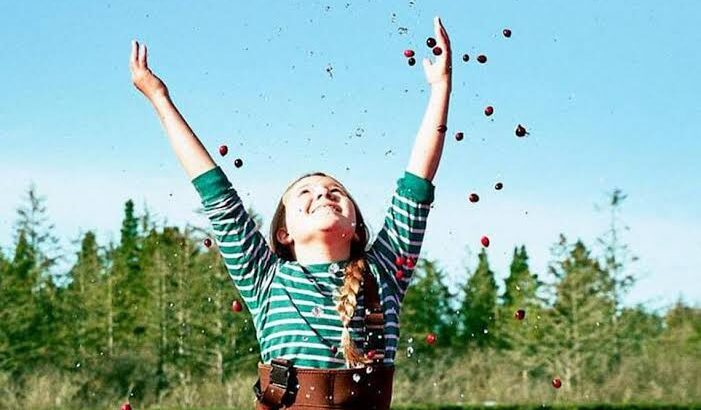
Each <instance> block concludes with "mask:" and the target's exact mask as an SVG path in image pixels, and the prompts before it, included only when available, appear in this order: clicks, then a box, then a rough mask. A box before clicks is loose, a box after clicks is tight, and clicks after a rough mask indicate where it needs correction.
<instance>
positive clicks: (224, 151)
mask: <svg viewBox="0 0 701 410" xmlns="http://www.w3.org/2000/svg"><path fill="white" fill-rule="evenodd" d="M228 152H229V147H227V146H226V145H222V146H220V147H219V154H220V155H221V156H222V157H223V156H224V155H226V154H227V153H228Z"/></svg>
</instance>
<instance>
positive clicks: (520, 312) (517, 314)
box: [514, 309, 526, 320]
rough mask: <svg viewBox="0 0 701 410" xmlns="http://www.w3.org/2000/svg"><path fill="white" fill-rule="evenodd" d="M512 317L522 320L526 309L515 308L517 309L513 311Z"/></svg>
mask: <svg viewBox="0 0 701 410" xmlns="http://www.w3.org/2000/svg"><path fill="white" fill-rule="evenodd" d="M514 317H515V318H516V319H517V320H523V318H525V317H526V311H525V310H523V309H519V310H517V311H515V312H514Z"/></svg>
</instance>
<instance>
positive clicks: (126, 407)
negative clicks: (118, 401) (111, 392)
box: [120, 403, 131, 410]
mask: <svg viewBox="0 0 701 410" xmlns="http://www.w3.org/2000/svg"><path fill="white" fill-rule="evenodd" d="M120 410H131V404H129V403H124V404H122V407H120Z"/></svg>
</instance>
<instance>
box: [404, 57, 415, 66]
mask: <svg viewBox="0 0 701 410" xmlns="http://www.w3.org/2000/svg"><path fill="white" fill-rule="evenodd" d="M406 62H407V63H408V64H409V65H411V66H413V65H414V64H416V60H415V59H414V57H410V58H409V59H408V60H406Z"/></svg>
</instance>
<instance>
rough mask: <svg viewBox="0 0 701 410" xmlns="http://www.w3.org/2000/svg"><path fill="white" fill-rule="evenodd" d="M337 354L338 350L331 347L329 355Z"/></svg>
mask: <svg viewBox="0 0 701 410" xmlns="http://www.w3.org/2000/svg"><path fill="white" fill-rule="evenodd" d="M336 352H338V348H337V347H336V346H331V353H333V354H336Z"/></svg>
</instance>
